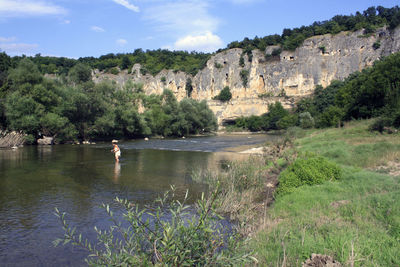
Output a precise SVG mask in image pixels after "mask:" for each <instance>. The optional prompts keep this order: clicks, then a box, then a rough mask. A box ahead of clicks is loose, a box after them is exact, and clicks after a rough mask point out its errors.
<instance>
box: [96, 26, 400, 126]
mask: <svg viewBox="0 0 400 267" xmlns="http://www.w3.org/2000/svg"><path fill="white" fill-rule="evenodd" d="M378 42H379V43H380V46H379V47H378V48H376V47H377V46H376V45H375V48H374V43H378ZM276 48H277V47H276V46H275V47H268V48H267V49H266V51H265V52H261V51H259V50H254V51H253V52H252V54H253V56H252V59H251V61H249V60H248V59H249V58H248V56H247V55H246V54H243V53H242V49H238V48H236V49H230V50H226V51H223V52H221V53H218V54H216V55H214V56H212V57H211V58H210V60H209V61H208V62H207V66H206V67H205V68H204V69H202V70H200V71H199V72H198V73H197V74H196V75H195V76H194V77H192V76H191V75H189V74H186V73H183V72H177V73H175V72H173V71H172V70H163V71H161V72H160V73H159V74H157V75H156V76H154V77H153V76H151V75H142V74H141V73H140V65H139V64H136V65H134V66H133V68H132V71H131V73H132V74H127V72H121V73H120V74H119V75H112V74H97V75H96V76H97V77H96V78H94V80H95V82H99V81H102V80H104V79H111V80H114V81H116V82H117V84H119V85H120V86H123V85H124V84H125V83H126V82H127V81H128V80H132V81H133V82H141V83H143V85H144V87H143V88H144V91H145V92H146V93H147V94H152V93H155V94H161V93H162V91H163V90H164V89H169V90H171V91H172V92H174V94H175V96H176V97H177V98H178V100H181V99H182V98H184V97H186V90H185V85H186V80H187V79H188V78H190V79H191V80H192V86H193V92H192V95H191V97H192V98H193V99H197V100H203V99H205V100H207V101H208V104H209V106H210V108H211V109H212V110H213V111H214V113H215V114H216V115H217V118H218V122H219V123H220V124H221V123H223V122H224V121H228V120H231V119H235V118H238V117H240V116H249V115H260V114H263V113H265V112H267V111H268V104H269V103H273V102H275V101H281V102H282V104H283V105H284V106H285V107H287V108H289V107H291V106H293V103H294V100H295V98H297V97H302V96H306V95H309V94H311V93H312V92H313V90H314V88H315V86H316V85H322V86H323V87H325V86H327V85H329V84H330V83H331V81H332V80H343V79H345V78H346V77H347V76H348V75H350V74H351V73H353V72H356V71H361V70H362V69H364V68H366V67H369V66H371V65H372V64H373V62H374V61H376V60H377V59H379V58H381V57H382V56H387V55H390V54H391V53H395V52H398V51H400V28H399V27H398V28H397V29H395V30H394V31H392V32H391V31H389V30H387V29H385V28H382V29H380V30H378V31H376V33H375V34H373V35H371V36H363V33H362V31H357V32H342V33H339V34H337V35H331V34H326V35H320V36H314V37H312V38H309V39H307V40H305V41H304V43H303V45H302V46H301V47H299V48H297V49H296V50H295V51H282V53H281V54H280V55H279V56H270V57H266V56H265V55H266V54H271V53H272V51H273V50H274V49H276ZM241 56H243V58H244V63H245V64H244V66H241V65H240V64H239V62H240V57H241ZM241 73H242V74H241ZM246 74H247V75H246ZM243 76H246V77H247V80H248V82H247V85H244V83H243ZM225 86H229V88H230V90H231V93H232V100H231V101H229V102H228V103H221V102H220V101H214V100H212V97H214V96H216V95H218V94H219V92H220V91H221V90H222V89H223V88H224V87H225Z"/></svg>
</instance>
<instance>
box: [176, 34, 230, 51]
mask: <svg viewBox="0 0 400 267" xmlns="http://www.w3.org/2000/svg"><path fill="white" fill-rule="evenodd" d="M222 46H223V42H222V40H221V38H219V36H217V35H215V34H213V33H211V32H206V33H205V34H202V35H195V36H194V35H187V36H185V37H183V38H180V39H178V40H177V41H176V42H175V44H174V49H176V50H187V51H202V52H214V51H215V50H217V49H218V48H221V47H222Z"/></svg>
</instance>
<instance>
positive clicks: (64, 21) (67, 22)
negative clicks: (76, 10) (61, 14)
mask: <svg viewBox="0 0 400 267" xmlns="http://www.w3.org/2000/svg"><path fill="white" fill-rule="evenodd" d="M62 23H63V24H70V23H71V21H70V20H67V19H66V20H63V22H62Z"/></svg>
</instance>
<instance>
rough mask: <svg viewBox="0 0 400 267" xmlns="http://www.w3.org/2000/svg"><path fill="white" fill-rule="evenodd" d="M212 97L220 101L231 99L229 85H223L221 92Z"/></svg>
mask: <svg viewBox="0 0 400 267" xmlns="http://www.w3.org/2000/svg"><path fill="white" fill-rule="evenodd" d="M213 99H215V100H219V101H222V102H228V101H229V100H231V99H232V93H231V90H230V89H229V86H225V87H224V89H222V90H221V92H219V94H218V95H216V96H215V97H213Z"/></svg>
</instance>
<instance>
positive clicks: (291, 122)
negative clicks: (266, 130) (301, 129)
mask: <svg viewBox="0 0 400 267" xmlns="http://www.w3.org/2000/svg"><path fill="white" fill-rule="evenodd" d="M297 121H298V118H297V116H296V115H295V114H289V115H286V116H284V117H283V118H281V119H280V120H279V121H278V122H277V123H276V125H277V126H278V129H287V128H289V127H292V126H295V125H296V124H297Z"/></svg>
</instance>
